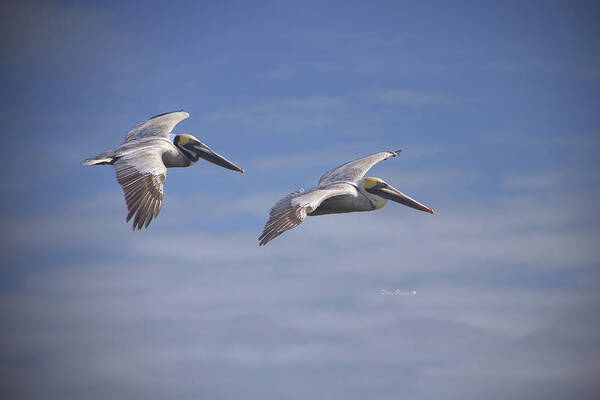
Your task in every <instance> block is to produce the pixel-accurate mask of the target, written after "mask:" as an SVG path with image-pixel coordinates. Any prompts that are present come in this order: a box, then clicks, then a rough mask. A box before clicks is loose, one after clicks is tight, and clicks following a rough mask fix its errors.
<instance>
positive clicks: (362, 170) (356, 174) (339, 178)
mask: <svg viewBox="0 0 600 400" xmlns="http://www.w3.org/2000/svg"><path fill="white" fill-rule="evenodd" d="M400 151H401V150H397V151H382V152H380V153H375V154H371V155H370V156H366V157H362V158H359V159H357V160H354V161H350V162H348V163H346V164H344V165H341V166H339V167H337V168H334V169H332V170H331V171H329V172H326V173H325V174H323V176H321V179H319V186H321V185H327V184H330V183H335V182H354V183H356V182H357V181H358V180H359V179H361V178H362V177H363V176H365V174H366V173H367V171H368V170H370V169H371V168H372V167H373V165H375V164H377V163H378V162H380V161H383V160H386V159H388V158H390V157H396V156H397V155H398V154H400Z"/></svg>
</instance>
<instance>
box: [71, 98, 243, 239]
mask: <svg viewBox="0 0 600 400" xmlns="http://www.w3.org/2000/svg"><path fill="white" fill-rule="evenodd" d="M189 116H190V114H188V113H186V112H185V111H183V110H181V111H174V112H169V113H164V114H159V115H155V116H154V117H152V118H150V119H149V120H147V121H145V122H142V123H140V124H137V125H136V126H134V127H133V128H131V130H130V131H129V133H128V134H127V136H126V137H125V142H124V143H123V144H122V145H120V146H119V147H116V148H114V149H109V150H106V151H105V152H104V153H102V154H100V155H98V156H96V157H94V158H88V159H87V160H84V161H83V165H98V164H110V165H112V166H114V167H115V172H116V174H117V181H118V182H119V184H120V185H121V186H123V192H124V193H125V202H126V203H127V209H128V211H129V213H128V214H127V220H126V222H129V220H130V219H131V218H132V217H133V216H134V215H135V218H134V219H133V229H134V230H135V229H136V228H137V229H142V226H144V227H145V228H147V227H148V225H150V222H151V221H152V220H153V219H156V217H157V216H158V213H159V211H160V207H161V205H162V200H163V184H164V182H165V178H166V177H167V168H170V167H189V166H190V165H193V164H194V163H195V162H196V161H198V160H199V159H200V157H202V158H204V159H205V160H207V161H210V162H211V163H214V164H217V165H220V166H221V167H224V168H228V169H232V170H234V171H239V172H241V173H243V172H244V170H243V169H241V168H240V167H238V166H237V165H235V164H234V163H232V162H231V161H229V160H227V159H226V158H225V157H223V156H221V155H219V154H217V153H215V152H214V151H213V150H212V149H211V148H209V147H208V146H207V145H205V144H204V143H202V142H200V141H199V140H198V139H196V138H195V137H193V136H192V135H183V134H182V135H176V136H175V138H174V139H173V143H171V141H170V139H169V134H170V133H171V131H172V130H173V128H174V127H175V125H177V124H178V123H179V122H181V121H183V120H184V119H186V118H188V117H189Z"/></svg>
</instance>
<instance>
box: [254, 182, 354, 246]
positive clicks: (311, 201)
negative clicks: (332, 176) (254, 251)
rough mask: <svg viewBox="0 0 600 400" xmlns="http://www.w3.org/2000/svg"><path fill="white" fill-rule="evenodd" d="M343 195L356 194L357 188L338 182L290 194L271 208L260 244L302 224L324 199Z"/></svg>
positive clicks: (262, 244)
mask: <svg viewBox="0 0 600 400" xmlns="http://www.w3.org/2000/svg"><path fill="white" fill-rule="evenodd" d="M341 195H356V188H355V187H354V186H352V185H349V184H347V183H337V184H334V185H329V186H327V187H319V188H314V189H311V190H309V191H308V192H304V189H300V190H297V191H295V192H293V193H290V194H288V195H287V196H285V197H284V198H283V199H281V200H279V201H278V202H277V203H275V205H274V206H273V208H271V211H270V212H269V220H268V221H267V223H266V224H265V229H264V230H263V233H262V235H260V237H259V238H258V240H259V241H260V243H259V246H264V245H265V244H267V243H268V242H269V241H271V240H273V239H274V238H276V237H277V236H279V235H281V234H282V233H283V232H285V231H287V230H289V229H292V228H294V227H296V226H298V225H300V224H301V223H302V221H304V218H306V215H307V214H309V213H311V212H313V211H314V210H316V209H317V207H319V205H320V204H321V203H322V202H323V201H325V200H327V199H329V198H331V197H334V196H341Z"/></svg>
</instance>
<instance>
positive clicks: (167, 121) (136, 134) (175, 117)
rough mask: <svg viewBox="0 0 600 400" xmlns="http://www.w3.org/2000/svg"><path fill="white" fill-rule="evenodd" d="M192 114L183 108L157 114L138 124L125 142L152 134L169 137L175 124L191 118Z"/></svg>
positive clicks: (128, 134)
mask: <svg viewBox="0 0 600 400" xmlns="http://www.w3.org/2000/svg"><path fill="white" fill-rule="evenodd" d="M189 116H190V114H188V113H186V112H185V111H183V110H180V111H174V112H168V113H164V114H159V115H155V116H154V117H152V118H150V119H149V120H147V121H144V122H142V123H139V124H137V125H136V126H134V127H133V128H131V130H130V131H129V133H127V136H125V142H128V141H130V140H134V139H141V138H146V137H152V136H159V137H164V138H167V139H168V138H169V133H171V131H172V130H173V128H175V125H177V124H178V123H180V122H181V121H183V120H184V119H187V118H189Z"/></svg>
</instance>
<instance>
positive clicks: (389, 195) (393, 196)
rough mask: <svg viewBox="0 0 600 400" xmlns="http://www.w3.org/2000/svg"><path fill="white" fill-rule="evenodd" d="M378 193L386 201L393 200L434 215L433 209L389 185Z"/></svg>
mask: <svg viewBox="0 0 600 400" xmlns="http://www.w3.org/2000/svg"><path fill="white" fill-rule="evenodd" d="M376 193H377V195H379V196H381V197H383V198H384V199H388V200H392V201H395V202H396V203H400V204H404V205H405V206H408V207H411V208H414V209H417V210H421V211H425V212H428V213H430V214H433V210H432V209H431V208H429V207H427V206H425V205H423V204H421V203H419V202H418V201H416V200H413V199H411V198H410V197H408V196H407V195H405V194H404V193H402V192H401V191H399V190H397V189H396V188H393V187H392V186H390V185H388V184H385V185H384V186H382V187H378V188H377V190H376Z"/></svg>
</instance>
